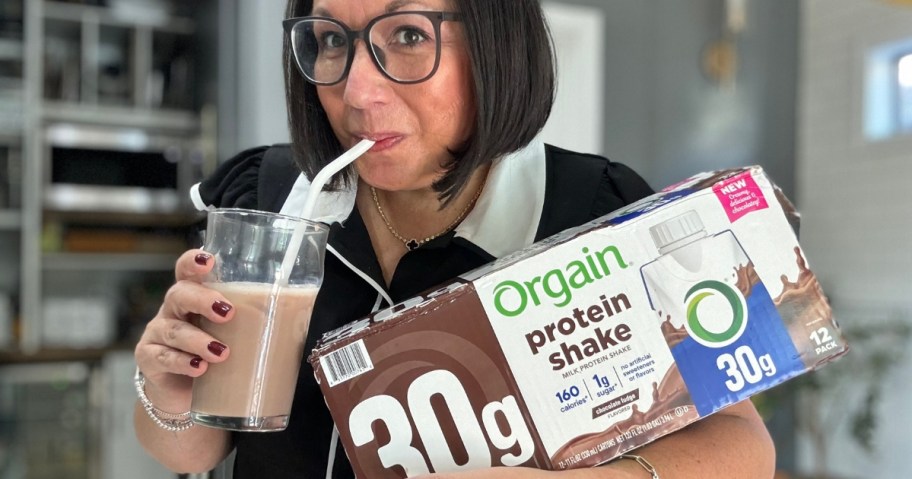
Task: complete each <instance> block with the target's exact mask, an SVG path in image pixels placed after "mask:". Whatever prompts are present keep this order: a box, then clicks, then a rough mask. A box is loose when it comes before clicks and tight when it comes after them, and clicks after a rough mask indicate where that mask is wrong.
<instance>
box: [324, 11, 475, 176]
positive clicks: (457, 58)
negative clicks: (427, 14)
mask: <svg viewBox="0 0 912 479" xmlns="http://www.w3.org/2000/svg"><path fill="white" fill-rule="evenodd" d="M414 10H427V11H452V6H451V5H450V3H449V2H448V1H444V0H315V1H314V8H313V13H312V14H313V15H318V16H326V17H332V18H335V19H337V20H339V21H341V22H343V23H345V24H346V25H348V27H349V28H351V29H354V30H361V29H363V28H365V26H366V25H367V23H368V22H370V21H371V20H372V19H374V18H375V17H377V16H378V15H382V14H384V13H388V12H391V11H414ZM431 33H432V32H431ZM440 40H441V42H440V43H441V48H440V66H439V68H438V69H437V72H436V73H435V74H434V76H432V77H431V78H429V79H428V80H426V81H424V82H422V83H417V84H411V85H402V84H398V83H396V82H394V81H392V80H390V79H389V78H387V77H386V76H384V75H383V73H381V72H380V71H379V70H378V69H377V66H376V65H375V64H374V62H373V60H372V59H371V57H370V52H369V51H368V49H367V47H366V45H364V43H363V42H361V41H360V40H359V41H357V42H356V43H355V58H354V60H352V65H351V69H350V71H349V74H348V77H347V78H346V79H345V80H343V81H342V82H341V83H338V84H336V85H332V86H319V87H317V93H318V95H319V98H320V103H321V104H322V105H323V108H324V110H325V111H326V114H327V116H328V117H329V122H330V124H331V125H332V128H333V131H334V132H335V134H336V137H338V139H339V141H340V143H341V144H342V147H343V148H346V149H347V148H350V147H352V146H354V145H355V144H356V143H357V142H358V141H360V140H361V139H362V138H369V139H371V140H375V141H376V142H377V143H376V144H375V145H374V147H373V148H372V149H371V150H370V151H369V152H368V153H366V154H365V155H364V156H362V157H361V158H360V159H358V160H357V161H356V163H355V166H356V168H357V170H358V174H359V175H360V177H361V179H362V180H364V181H365V182H367V183H368V184H370V185H373V186H375V187H377V188H379V189H383V190H389V191H403V190H416V189H422V188H429V187H430V186H431V184H432V183H433V182H434V181H435V180H436V179H438V178H439V177H440V176H441V175H442V173H443V170H442V169H441V166H440V165H442V164H445V163H446V162H447V161H448V160H449V159H450V157H451V155H450V154H449V152H448V150H456V149H459V148H460V147H461V146H462V144H463V143H464V142H465V141H466V140H467V139H468V138H469V135H471V134H472V131H473V120H474V118H475V100H474V98H473V93H472V92H473V89H472V74H471V65H470V62H469V57H468V49H467V45H466V39H465V35H464V33H463V29H462V26H461V24H460V23H458V22H452V21H445V22H443V23H441V25H440Z"/></svg>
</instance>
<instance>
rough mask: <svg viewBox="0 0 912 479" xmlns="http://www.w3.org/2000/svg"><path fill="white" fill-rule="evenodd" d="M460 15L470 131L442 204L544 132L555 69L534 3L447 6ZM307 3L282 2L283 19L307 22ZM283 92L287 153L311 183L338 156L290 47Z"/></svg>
mask: <svg viewBox="0 0 912 479" xmlns="http://www.w3.org/2000/svg"><path fill="white" fill-rule="evenodd" d="M452 3H453V5H454V6H455V8H456V11H457V12H459V13H461V14H462V22H461V24H462V26H463V28H464V29H465V33H466V39H467V43H468V50H469V52H468V53H469V58H470V61H471V65H472V72H471V73H472V77H473V85H474V94H475V98H474V102H475V107H476V108H475V111H476V118H475V127H474V131H473V133H472V134H471V136H470V137H469V139H468V141H467V142H466V143H465V144H464V145H459V147H458V151H451V152H450V153H451V154H452V155H453V158H452V160H451V161H450V162H449V163H447V164H445V165H441V166H442V167H443V168H444V169H445V170H446V173H445V174H444V176H443V177H441V179H440V180H438V181H437V182H436V183H435V184H434V190H435V191H437V192H438V193H440V198H441V200H443V201H444V202H448V201H449V200H450V199H451V198H453V197H454V196H455V195H456V194H457V193H458V192H459V191H461V190H462V189H463V187H464V186H465V184H466V182H467V181H468V179H469V177H470V176H471V174H472V172H473V171H475V169H476V168H478V167H479V166H481V165H484V164H486V163H490V162H491V161H493V160H494V159H496V158H499V157H501V156H503V155H506V154H508V153H512V152H514V151H516V150H519V149H520V148H522V147H524V146H526V145H527V144H528V143H529V142H530V141H532V140H533V139H534V138H535V136H536V135H537V134H538V133H539V131H541V129H542V127H544V125H545V122H546V121H547V120H548V116H549V115H550V114H551V105H552V104H553V102H554V88H555V86H554V83H555V79H554V78H555V66H554V65H555V64H554V52H553V49H552V43H551V37H550V34H549V32H548V27H547V24H546V22H545V19H544V15H543V13H542V10H541V6H540V4H539V0H452ZM312 10H313V0H289V2H288V7H287V9H286V17H287V18H292V17H301V16H306V15H310V14H311V11H312ZM283 58H284V65H285V67H284V68H285V93H286V98H287V104H288V121H289V128H290V130H291V140H292V150H293V152H294V156H295V161H296V162H297V163H298V166H300V168H301V169H302V170H303V171H304V173H305V174H306V175H307V176H308V177H309V178H313V177H314V176H315V175H316V173H317V172H318V171H319V170H320V168H322V167H323V166H324V165H326V164H327V163H329V162H330V161H332V160H333V159H334V158H336V157H337V156H339V155H340V154H342V151H343V150H342V146H341V145H340V144H339V141H338V140H337V139H336V136H335V134H334V133H333V131H332V128H331V127H330V124H329V120H328V119H327V117H326V112H325V111H324V110H323V107H322V105H321V104H320V101H319V99H318V97H317V89H316V87H315V86H314V85H313V84H311V83H309V82H307V81H306V80H305V79H304V77H303V75H301V73H300V72H299V71H298V69H297V66H296V64H295V61H294V58H293V53H292V51H291V43H290V41H289V39H288V36H287V35H286V36H285V44H284V49H283ZM338 176H340V177H341V178H339V177H337V178H334V179H333V180H332V183H331V184H330V185H328V187H329V188H330V189H338V188H339V187H341V186H342V185H346V184H350V183H351V181H352V179H353V170H352V169H351V167H350V168H349V169H348V170H347V171H346V174H345V175H338Z"/></svg>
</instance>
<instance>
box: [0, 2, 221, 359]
mask: <svg viewBox="0 0 912 479" xmlns="http://www.w3.org/2000/svg"><path fill="white" fill-rule="evenodd" d="M22 2H23V6H22V8H23V15H22V17H23V18H22V20H23V21H22V23H23V27H22V36H21V38H19V39H15V38H13V39H10V38H3V37H0V61H4V60H8V59H13V60H15V61H21V62H22V68H21V69H22V74H21V76H22V82H21V105H22V108H21V129H20V131H19V132H8V131H6V130H3V129H2V128H0V144H3V143H4V141H5V139H6V141H8V142H12V141H15V142H16V144H17V148H18V150H17V151H18V152H21V158H22V159H23V160H24V161H22V162H21V163H22V164H21V173H20V174H19V175H18V176H19V178H18V179H20V180H21V181H19V182H18V184H17V185H16V186H17V192H18V193H17V195H16V199H17V203H18V205H21V207H18V205H17V207H16V208H15V209H11V208H7V207H6V205H3V204H0V234H7V235H17V234H18V240H19V241H18V243H19V248H20V251H19V255H18V256H19V258H18V263H19V271H20V273H19V278H18V282H17V283H18V292H19V298H18V299H19V301H18V303H19V317H20V318H21V324H20V327H19V332H20V335H19V338H18V339H19V341H18V345H17V346H18V347H17V348H16V351H15V352H16V353H17V354H24V355H26V356H28V355H30V354H38V353H40V352H41V351H42V348H43V346H42V322H43V321H44V319H45V318H44V316H43V314H44V313H43V311H42V305H43V302H44V298H45V296H46V295H48V294H54V295H60V294H66V292H61V291H59V290H58V289H59V287H60V286H59V285H58V284H56V283H54V284H53V285H51V284H49V282H48V278H49V277H53V276H56V275H58V274H60V273H61V272H65V273H66V274H68V275H72V274H76V273H78V272H86V273H87V274H92V273H93V272H102V274H101V277H103V278H107V277H108V276H111V275H107V272H112V271H113V272H117V273H118V274H119V276H117V275H115V276H116V277H118V278H119V277H123V276H125V275H134V276H137V277H142V275H145V274H150V273H154V274H161V272H164V271H168V270H170V269H172V268H173V265H174V260H175V258H176V254H174V255H172V254H168V253H158V252H145V251H142V250H138V251H135V252H117V251H112V252H104V251H98V252H96V251H92V252H70V251H67V250H66V249H60V245H61V244H62V242H61V241H53V240H52V239H53V238H51V240H50V241H49V236H48V235H49V234H51V235H53V232H54V231H59V230H61V229H64V230H65V229H66V228H67V227H72V225H79V227H81V228H83V229H86V230H89V231H91V229H92V228H103V227H108V228H111V229H116V228H121V229H123V228H134V229H137V228H149V227H153V226H157V227H159V228H172V229H173V228H181V227H183V226H186V225H188V224H190V223H192V222H193V221H195V220H197V219H198V218H199V217H198V216H194V215H193V214H191V213H190V212H188V211H185V210H186V209H187V208H189V204H187V203H186V201H185V198H184V196H185V195H183V194H181V192H182V191H185V190H186V188H187V187H189V186H190V183H192V180H193V179H194V178H196V177H198V176H199V175H200V174H201V173H202V170H204V169H206V168H208V167H211V165H213V164H214V159H208V158H201V157H202V155H205V154H211V148H208V149H207V148H206V145H211V144H214V143H215V140H214V138H211V137H210V136H211V135H213V133H212V132H211V128H207V127H206V124H205V123H204V121H203V118H204V115H203V114H202V113H201V112H202V111H204V110H207V108H208V107H206V106H205V105H207V104H209V103H212V102H215V101H217V100H218V99H217V98H206V99H203V98H201V96H202V95H203V94H202V93H200V92H204V91H206V90H207V88H205V87H202V86H201V84H203V83H205V82H213V81H214V80H215V78H214V73H211V72H209V73H206V72H202V71H194V68H198V69H199V70H202V67H200V66H198V65H197V64H198V63H200V62H198V61H196V60H197V59H195V57H194V55H199V52H196V51H195V50H194V45H195V44H196V42H197V40H198V39H199V35H202V34H203V32H207V33H206V34H209V35H215V32H217V31H218V28H219V27H220V25H219V22H220V21H221V19H220V18H219V17H218V15H213V14H212V13H213V12H215V13H217V12H218V10H219V9H220V8H222V7H223V4H225V3H227V2H224V1H222V0H207V1H198V2H193V5H191V6H188V5H187V4H186V3H185V2H174V1H169V0H162V1H161V2H158V3H157V5H158V6H160V7H161V9H160V10H158V11H149V10H148V8H149V6H150V5H156V2H142V4H138V3H136V2H119V1H117V0H109V1H108V2H106V3H107V5H85V4H80V3H69V2H62V1H55V0H22ZM137 8H140V9H146V10H145V11H137V10H136V9H137ZM210 18H211V25H210V24H208V23H206V24H204V25H203V26H201V24H200V21H201V19H203V20H202V21H204V22H207V21H209V19H210ZM214 43H215V40H214V39H211V40H209V41H208V44H210V45H211V44H214ZM0 73H2V72H0ZM0 79H2V78H0ZM2 86H3V84H2V83H0V87H2ZM208 89H209V90H215V89H214V88H208ZM0 100H2V97H0ZM0 127H2V125H0ZM61 152H64V153H67V154H68V155H69V156H68V157H66V161H67V162H72V161H76V160H79V161H84V162H85V163H86V164H87V165H90V166H94V167H96V168H106V169H105V170H104V171H105V173H107V174H108V176H109V177H110V178H108V179H106V181H107V182H108V183H107V184H103V185H93V184H83V183H80V182H82V181H84V180H85V178H84V176H85V175H84V176H80V177H78V178H76V179H75V180H73V179H67V178H63V179H61V178H59V177H61V176H63V175H65V174H71V175H72V174H74V173H73V172H72V170H74V168H75V169H76V170H79V168H80V166H78V165H77V167H66V168H64V167H60V166H58V165H57V163H61V161H60V160H58V159H57V157H58V156H60V155H61V154H62V153H61ZM92 152H99V153H97V154H96V156H97V155H101V156H104V157H105V158H108V159H106V160H105V161H108V163H103V162H101V161H100V160H96V159H95V158H94V157H92V156H91V155H93V153H92ZM117 152H122V156H123V157H124V158H125V161H127V160H129V161H133V162H136V163H137V164H140V162H141V161H142V162H148V161H150V160H149V158H150V156H154V155H160V156H161V157H163V158H164V160H162V161H158V162H157V165H159V166H157V167H160V168H163V169H164V170H168V171H171V170H169V167H168V163H169V162H173V163H175V164H177V165H178V167H176V168H173V170H174V171H176V172H175V173H173V174H174V175H176V176H177V178H178V179H177V180H173V181H172V182H173V183H175V184H173V185H172V186H169V187H167V188H172V189H170V190H167V189H166V190H162V189H161V187H158V186H155V187H150V186H147V185H143V184H138V185H130V184H120V183H118V182H119V181H121V180H123V181H142V180H144V179H145V178H144V177H149V176H153V175H151V174H149V173H148V171H147V170H149V168H151V166H150V165H151V164H150V163H141V164H142V165H143V166H140V168H143V170H142V172H141V173H140V174H139V175H133V174H129V175H127V176H128V177H124V175H125V174H127V173H123V172H111V170H112V168H107V166H108V165H110V164H111V162H112V161H116V159H115V160H110V159H109V158H110V157H111V156H114V157H115V158H116V156H118V153H117ZM105 155H107V156H105ZM131 155H132V156H131ZM55 162H56V163H55ZM64 166H66V165H64ZM124 168H126V167H124ZM125 171H126V170H125ZM77 173H78V171H77ZM168 174H171V173H168ZM118 175H120V176H118ZM77 176H78V175H77ZM130 178H133V179H132V180H131V179H130ZM137 178H138V180H137ZM169 181H171V180H169ZM71 183H72V184H71ZM110 183H113V184H110ZM156 188H158V189H156ZM150 205H151V206H150ZM49 225H51V226H54V227H53V228H49ZM49 244H50V245H52V246H50V247H49V246H48V245H49ZM115 287H117V285H112V288H115ZM49 288H50V289H49ZM45 290H47V291H45ZM72 294H79V293H78V292H74V293H72Z"/></svg>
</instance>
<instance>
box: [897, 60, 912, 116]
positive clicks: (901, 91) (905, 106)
mask: <svg viewBox="0 0 912 479" xmlns="http://www.w3.org/2000/svg"><path fill="white" fill-rule="evenodd" d="M896 100H897V101H896V105H897V110H898V111H897V113H898V115H897V116H898V123H899V124H898V127H899V130H900V131H902V132H903V133H912V53H906V54H905V55H903V56H902V57H900V59H899V61H898V62H896Z"/></svg>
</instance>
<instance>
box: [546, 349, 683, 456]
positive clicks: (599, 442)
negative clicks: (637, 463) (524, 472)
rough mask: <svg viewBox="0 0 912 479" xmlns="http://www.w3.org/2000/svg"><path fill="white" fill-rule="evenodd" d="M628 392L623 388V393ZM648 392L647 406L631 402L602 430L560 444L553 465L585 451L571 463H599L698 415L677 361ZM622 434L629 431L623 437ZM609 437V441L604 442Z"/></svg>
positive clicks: (681, 426) (675, 428) (671, 429)
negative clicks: (648, 426)
mask: <svg viewBox="0 0 912 479" xmlns="http://www.w3.org/2000/svg"><path fill="white" fill-rule="evenodd" d="M629 392H630V391H626V393H629ZM624 394H625V392H621V393H619V395H624ZM651 396H652V399H653V403H652V406H651V407H650V408H649V409H648V410H646V411H640V410H639V408H638V407H637V405H636V404H633V406H632V407H631V412H630V417H628V418H627V419H624V420H622V421H619V422H617V423H615V424H613V425H612V426H611V427H609V428H608V429H606V430H604V431H601V432H595V433H591V434H585V435H582V436H578V437H576V438H574V439H572V440H570V441H569V442H568V443H567V444H565V445H563V446H562V447H560V448H559V449H558V450H557V452H555V453H554V455H553V456H551V463H552V465H553V467H554V469H559V466H558V464H559V463H560V462H561V461H564V460H567V459H569V458H572V457H575V456H577V455H580V457H582V456H583V455H586V454H588V457H586V458H583V459H581V460H580V461H579V462H576V463H574V464H573V465H572V466H571V467H573V468H577V467H592V466H595V465H598V464H601V463H603V462H605V461H606V460H609V459H612V458H614V457H617V456H618V455H620V454H623V453H624V452H626V451H629V450H631V449H634V448H637V447H640V446H642V445H643V444H646V443H648V442H650V441H652V440H653V439H655V438H657V437H659V436H662V435H665V434H668V433H670V432H673V431H677V430H678V429H681V428H683V427H684V426H686V425H688V424H690V423H692V422H694V421H696V420H697V419H699V415H698V414H697V408H696V407H695V406H694V405H693V401H692V400H691V399H690V394H688V393H687V386H685V384H684V378H683V377H681V373H680V371H678V367H677V365H672V366H671V367H670V368H669V369H668V372H667V373H665V377H664V378H662V382H661V383H659V384H656V383H655V382H653V383H652V393H651ZM595 407H598V406H595ZM663 419H664V420H665V422H663V423H662V424H661V425H658V426H656V427H654V428H652V429H650V430H648V431H643V432H640V433H639V434H636V433H635V432H634V431H635V429H636V428H637V426H640V425H642V424H645V423H649V422H651V421H656V420H663ZM625 434H632V435H631V436H630V437H628V438H624V436H625ZM618 438H622V440H621V441H618ZM612 439H613V440H614V442H613V444H612V443H611V442H608V441H611V440H612ZM606 442H607V444H606Z"/></svg>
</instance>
